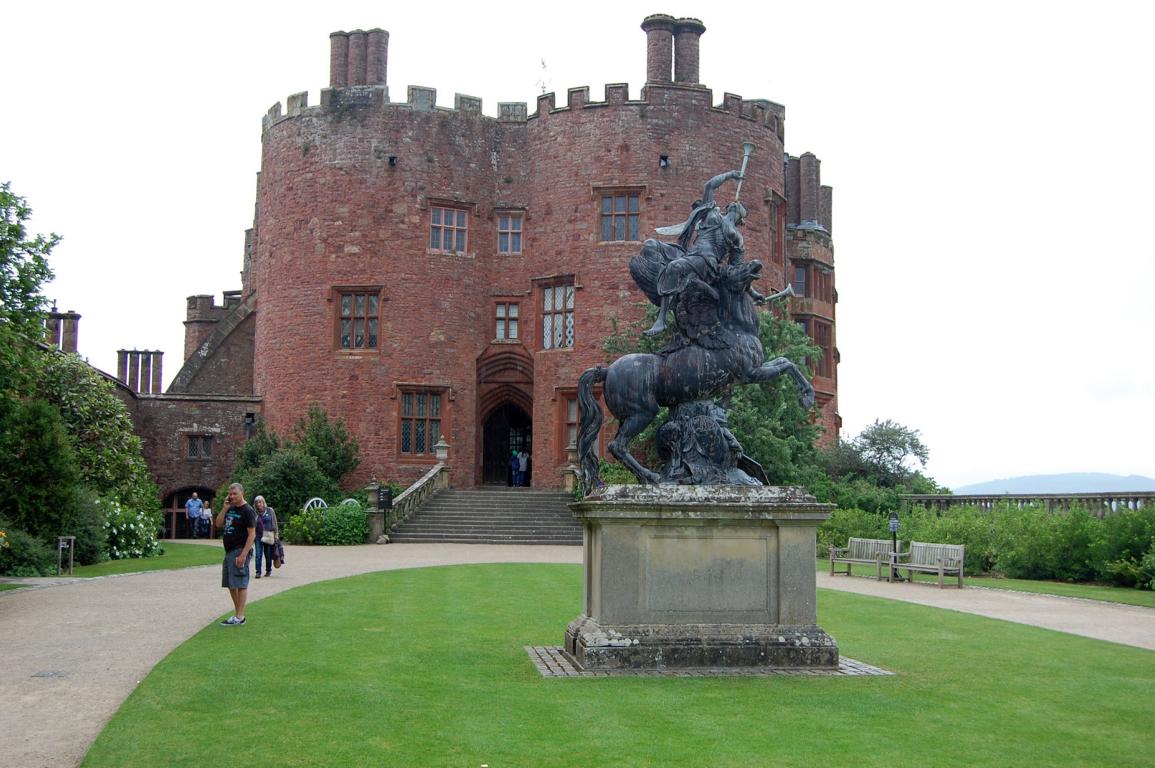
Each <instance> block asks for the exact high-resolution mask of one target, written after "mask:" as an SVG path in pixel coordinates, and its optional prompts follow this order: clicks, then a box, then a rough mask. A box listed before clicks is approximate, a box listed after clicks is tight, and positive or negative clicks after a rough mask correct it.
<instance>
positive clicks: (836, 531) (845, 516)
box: [818, 508, 890, 557]
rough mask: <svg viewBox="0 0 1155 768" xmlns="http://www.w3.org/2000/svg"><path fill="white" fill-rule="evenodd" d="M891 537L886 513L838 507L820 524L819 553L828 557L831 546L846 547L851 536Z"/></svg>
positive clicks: (868, 537) (860, 537)
mask: <svg viewBox="0 0 1155 768" xmlns="http://www.w3.org/2000/svg"><path fill="white" fill-rule="evenodd" d="M851 537H854V538H859V539H889V538H890V529H889V528H888V527H887V517H886V515H880V514H878V513H877V512H867V511H866V510H863V509H841V508H840V509H836V510H834V513H833V514H832V515H831V516H830V517H829V519H827V520H825V521H823V523H822V524H821V525H820V526H818V555H819V556H820V557H826V556H827V555H828V554H830V548H831V547H845V546H846V542H847V541H848V540H849V539H850V538H851Z"/></svg>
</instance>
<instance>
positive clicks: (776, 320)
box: [730, 312, 821, 485]
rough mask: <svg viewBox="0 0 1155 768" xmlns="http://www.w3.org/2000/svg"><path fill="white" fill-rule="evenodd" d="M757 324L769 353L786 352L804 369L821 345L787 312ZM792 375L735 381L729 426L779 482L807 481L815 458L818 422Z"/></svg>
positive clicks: (767, 316)
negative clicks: (757, 381) (739, 383)
mask: <svg viewBox="0 0 1155 768" xmlns="http://www.w3.org/2000/svg"><path fill="white" fill-rule="evenodd" d="M760 323H761V326H760V328H759V332H760V336H761V338H762V348H763V349H764V350H765V351H766V356H767V357H780V356H781V357H786V358H789V359H790V360H793V361H794V362H795V363H797V364H798V365H799V366H801V367H803V369H804V372H806V373H807V374H808V373H809V370H805V369H806V368H807V366H806V365H805V364H804V361H806V360H816V359H817V358H818V355H819V354H821V350H820V349H819V348H818V347H816V346H814V344H813V342H811V341H810V337H809V336H807V335H806V332H805V331H803V330H802V329H801V328H799V327H798V325H797V324H796V323H794V322H793V321H791V320H790V317H789V315H788V314H787V313H785V312H783V315H782V316H781V317H778V316H777V315H775V314H774V313H773V312H763V313H762V314H761V317H760ZM800 394H801V393H800V392H799V391H798V387H797V386H796V385H795V384H794V382H793V381H791V380H789V379H788V378H787V377H786V376H783V377H781V378H779V379H777V380H775V381H773V382H771V383H769V384H763V385H751V386H744V387H735V389H734V392H733V395H732V396H731V398H730V429H731V431H732V432H733V433H734V436H735V437H737V438H738V441H739V442H740V443H742V447H743V448H744V449H745V450H746V453H747V455H749V456H751V457H752V458H753V459H754V460H755V461H757V462H758V463H759V464H761V465H762V468H763V469H765V470H766V475H767V477H769V479H770V482H771V483H773V484H775V485H800V484H805V483H806V482H807V479H808V478H809V477H810V475H811V474H812V473H813V468H814V465H815V462H816V458H815V449H814V441H815V440H816V439H817V438H818V431H819V427H818V426H816V425H815V424H814V423H813V422H812V421H811V419H810V412H809V411H808V410H806V409H805V408H803V407H802V403H801V402H800V401H799V396H800Z"/></svg>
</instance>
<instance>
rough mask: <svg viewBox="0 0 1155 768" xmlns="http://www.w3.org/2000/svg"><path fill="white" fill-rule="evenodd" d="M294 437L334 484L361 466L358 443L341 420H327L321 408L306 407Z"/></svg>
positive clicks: (294, 431) (295, 429) (294, 430)
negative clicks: (306, 410)
mask: <svg viewBox="0 0 1155 768" xmlns="http://www.w3.org/2000/svg"><path fill="white" fill-rule="evenodd" d="M293 437H295V438H296V444H297V445H299V446H301V448H302V449H304V451H305V453H307V454H309V455H310V456H312V457H313V458H314V459H316V460H317V466H318V467H320V468H321V471H322V472H324V473H325V476H326V477H328V478H329V479H330V480H332V481H333V484H334V485H336V484H338V483H340V482H341V480H342V478H344V477H345V476H346V475H347V474H349V473H350V472H352V471H353V470H354V469H356V468H357V465H358V464H360V463H361V459H360V458H359V457H358V451H359V448H358V446H357V441H356V440H354V439H353V438H352V437H350V436H349V431H348V430H347V429H345V422H344V421H343V420H341V419H340V418H338V419H337V420H336V421H330V420H329V414H327V413H326V412H325V409H324V408H321V407H320V406H317V405H310V406H309V412H308V413H307V414H306V415H305V416H302V417H301V419H300V420H299V421H298V422H297V424H296V426H295V427H293Z"/></svg>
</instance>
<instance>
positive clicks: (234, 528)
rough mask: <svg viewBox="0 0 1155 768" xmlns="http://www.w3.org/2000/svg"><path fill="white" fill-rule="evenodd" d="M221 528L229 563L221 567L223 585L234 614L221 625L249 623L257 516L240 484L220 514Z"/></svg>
mask: <svg viewBox="0 0 1155 768" xmlns="http://www.w3.org/2000/svg"><path fill="white" fill-rule="evenodd" d="M216 525H217V528H220V529H221V531H222V532H223V536H222V537H221V538H222V541H223V542H224V545H225V561H224V563H223V564H222V566H221V586H222V587H225V588H226V589H228V591H229V597H231V598H232V600H233V615H232V616H230V617H229V618H227V619H225V620H224V621H222V622H221V624H223V625H225V626H226V627H237V626H240V625H242V624H244V623H245V602H246V601H247V600H248V596H249V563H250V562H251V560H252V556H253V541H254V540H255V539H256V537H257V513H256V512H255V511H254V510H253V508H252V507H250V506H249V504H248V502H246V501H245V489H244V487H242V486H241V484H240V483H233V484H232V485H230V486H229V498H228V502H227V503H226V505H225V506H223V507H221V511H220V512H218V513H217V519H216Z"/></svg>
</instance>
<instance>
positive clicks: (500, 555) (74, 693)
mask: <svg viewBox="0 0 1155 768" xmlns="http://www.w3.org/2000/svg"><path fill="white" fill-rule="evenodd" d="M216 546H218V547H219V544H218V545H216ZM581 556H582V550H581V548H580V547H562V546H532V547H527V546H499V545H462V544H458V545H434V544H394V545H390V546H376V545H366V546H361V547H311V548H310V547H305V548H302V547H290V548H289V550H288V552H287V558H286V560H287V563H286V565H285V567H284V568H282V569H280V570H279V571H274V575H273V576H272V577H271V578H268V579H261V580H259V581H255V580H254V581H253V582H252V583H251V585H250V600H259V599H261V598H262V597H266V596H268V595H272V594H276V593H278V592H281V591H283V590H286V589H291V588H293V587H298V586H301V585H302V584H308V583H311V582H315V581H324V580H327V579H335V578H340V577H343V576H352V575H355V574H360V573H368V572H372V571H382V570H394V569H399V568H417V567H424V566H432V565H451V564H461V563H495V562H519V563H580V562H581ZM218 574H219V569H218V568H216V567H215V566H206V567H202V568H189V569H183V570H176V571H152V572H148V573H140V574H129V575H124V576H109V577H105V578H100V579H75V580H73V579H39V580H37V586H36V587H35V588H32V589H19V590H14V591H6V592H0V658H2V659H3V667H2V669H3V673H2V674H0V733H2V734H4V745H3V747H2V748H0V766H5V767H7V766H11V768H60V767H61V766H75V765H78V764H79V763H80V761H81V760H82V759H83V757H84V754H85V753H86V752H87V750H88V747H89V746H90V745H91V744H92V742H93V741H94V740H95V738H96V736H97V735H98V734H99V733H100V731H101V729H102V728H103V727H104V725H105V723H107V722H108V719H109V718H110V717H112V715H113V713H115V712H116V710H117V708H118V707H119V706H120V704H121V703H122V702H123V701H124V699H125V698H126V697H127V696H128V694H129V693H131V692H132V690H133V689H134V688H135V687H136V686H137V684H139V683H140V681H141V680H142V679H144V676H145V675H146V674H148V672H149V670H151V669H152V668H153V666H155V665H156V664H157V662H159V661H160V660H161V659H163V658H164V657H165V656H166V655H168V654H169V653H170V652H171V651H172V650H173V649H174V648H176V647H177V646H179V645H180V644H181V643H183V642H184V641H185V640H187V639H188V638H189V637H190V636H192V635H193V634H195V633H196V632H198V631H200V630H201V629H202V628H203V627H204V626H205V625H206V624H208V623H210V622H212V621H214V620H216V619H217V618H218V617H220V616H222V615H224V614H226V612H228V611H229V610H230V609H231V604H230V602H229V599H228V595H227V594H226V593H225V591H224V590H222V589H221V588H220V586H219V584H220V579H219V575H218ZM818 586H819V587H823V588H828V589H842V590H846V591H851V592H857V593H861V594H868V595H876V596H880V597H888V598H892V599H895V600H906V601H910V602H915V603H921V604H924V605H931V606H936V607H941V608H948V609H951V610H957V611H964V612H967V613H976V614H980V615H984V616H991V617H994V618H999V619H1006V620H1008V621H1017V622H1021V623H1025V624H1034V625H1037V626H1041V627H1047V628H1050V629H1056V630H1059V631H1062V632H1071V633H1074V634H1080V635H1086V636H1088V637H1095V638H1099V639H1102V640H1109V641H1111V642H1118V643H1126V644H1129V645H1136V646H1139V647H1141V648H1150V649H1155V610H1152V609H1148V608H1135V607H1130V606H1120V605H1115V604H1107V603H1096V602H1092V601H1087V600H1073V599H1070V598H1059V597H1048V596H1043V595H1027V594H1024V593H1016V592H1008V591H1004V590H993V589H973V588H967V589H964V590H962V591H959V590H954V589H943V590H940V589H938V588H937V587H933V586H923V585H918V584H887V583H885V582H881V583H880V582H877V581H874V580H871V579H865V578H846V577H831V576H830V575H829V574H826V573H819V574H818ZM575 609H580V606H575ZM562 629H563V628H560V627H559V628H558V641H559V643H560V641H561V632H562Z"/></svg>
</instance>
